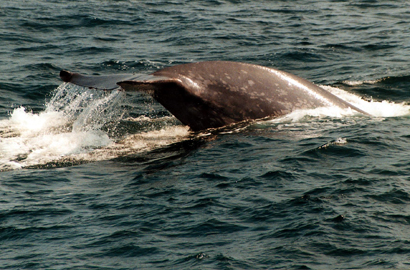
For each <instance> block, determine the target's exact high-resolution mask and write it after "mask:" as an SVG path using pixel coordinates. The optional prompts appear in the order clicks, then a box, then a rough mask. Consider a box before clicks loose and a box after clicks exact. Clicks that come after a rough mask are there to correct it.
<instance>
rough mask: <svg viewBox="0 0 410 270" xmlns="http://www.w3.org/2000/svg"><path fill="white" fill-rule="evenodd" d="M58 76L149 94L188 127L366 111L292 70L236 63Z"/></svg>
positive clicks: (81, 83)
mask: <svg viewBox="0 0 410 270" xmlns="http://www.w3.org/2000/svg"><path fill="white" fill-rule="evenodd" d="M60 77H61V79H62V80H63V81H64V82H66V83H72V84H75V85H78V86H82V87H88V88H92V89H100V90H114V89H119V90H122V91H138V92H143V93H146V94H149V95H151V96H152V97H153V98H154V99H155V100H157V101H158V102H159V103H160V104H162V106H164V107H165V108H166V109H167V110H168V111H169V112H170V113H171V114H173V115H174V116H175V117H176V118H177V119H178V120H179V121H181V122H182V124H184V125H188V126H189V127H190V129H191V130H192V131H202V130H205V129H209V128H220V127H224V126H227V125H232V124H235V123H239V122H243V121H253V120H257V119H264V118H277V117H280V116H283V115H286V114H289V113H291V112H293V111H295V110H300V109H314V108H318V107H331V106H336V107H339V108H342V109H351V110H352V111H354V112H356V113H361V114H364V115H369V114H368V113H367V112H365V111H363V110H361V109H359V108H357V107H356V106H354V105H352V104H350V103H349V102H347V101H345V100H343V99H341V98H339V97H337V96H335V95H334V94H332V93H330V92H329V91H326V90H325V89H323V88H321V87H319V86H318V85H316V84H314V83H312V82H310V81H308V80H305V79H303V78H300V77H298V76H296V75H293V74H291V73H288V72H285V71H281V70H278V69H274V68H269V67H265V66H260V65H255V64H249V63H241V62H230V61H205V62H195V63H187V64H180V65H174V66H169V67H165V68H163V69H160V70H158V71H155V72H154V73H150V74H132V73H130V74H113V75H82V74H79V73H74V72H69V71H66V70H62V71H61V72H60Z"/></svg>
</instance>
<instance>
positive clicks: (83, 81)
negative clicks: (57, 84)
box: [60, 70, 167, 90]
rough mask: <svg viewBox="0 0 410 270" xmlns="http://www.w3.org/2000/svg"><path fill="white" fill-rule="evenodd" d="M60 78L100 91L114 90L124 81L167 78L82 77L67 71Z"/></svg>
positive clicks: (132, 76)
mask: <svg viewBox="0 0 410 270" xmlns="http://www.w3.org/2000/svg"><path fill="white" fill-rule="evenodd" d="M60 78H61V79H62V80H63V81H64V82H68V83H72V84H75V85H78V86H83V87H88V88H93V89H98V90H113V89H117V88H119V87H120V86H119V85H118V82H122V81H146V82H149V81H157V80H161V79H164V78H165V77H159V76H154V75H146V74H114V75H82V74H79V73H74V72H70V71H66V70H62V71H61V72H60ZM165 79H167V78H165Z"/></svg>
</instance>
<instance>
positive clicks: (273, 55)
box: [0, 0, 410, 269]
mask: <svg viewBox="0 0 410 270" xmlns="http://www.w3.org/2000/svg"><path fill="white" fill-rule="evenodd" d="M409 21H410V3H408V1H376V0H374V1H373V0H372V1H370V0H368V1H309V0H298V1H274V2H273V1H272V2H268V1H252V2H248V1H145V2H143V1H127V0H124V1H66V2H61V1H34V0H29V1H21V0H17V1H0V71H1V78H0V97H1V98H0V170H1V172H0V194H1V197H0V246H1V252H0V268H1V269H408V268H410V248H409V245H410V207H409V206H408V204H409V203H410V162H409V149H410V105H409V104H408V101H409V100H410V92H409V90H410V80H409V79H410V64H409V59H410V30H409V29H410V28H409ZM203 60H231V61H240V62H249V63H255V64H260V65H265V66H269V67H274V68H278V69H281V70H285V71H288V72H291V73H294V74H296V75H299V76H301V77H304V78H306V79H309V80H311V81H313V82H315V83H317V84H319V85H321V86H323V87H324V88H325V89H327V90H329V91H331V92H333V93H335V94H337V95H338V96H340V97H342V98H343V99H346V100H348V101H349V102H351V103H353V104H355V105H356V106H358V107H360V108H362V109H364V110H365V111H368V112H369V113H371V114H372V115H374V116H373V117H368V116H363V115H358V114H353V113H352V112H351V111H348V110H340V109H337V108H318V109H315V110H307V111H297V112H294V113H292V114H291V115H288V116H284V117H281V118H279V119H274V120H268V121H259V122H255V123H252V124H249V125H239V126H236V127H234V128H229V129H222V130H219V131H207V132H202V133H191V132H190V131H189V129H188V128H187V127H185V126H183V125H181V124H180V123H179V122H178V121H177V120H176V119H175V118H174V117H172V116H171V115H169V114H168V113H167V111H166V110H165V109H163V108H162V107H161V106H160V105H159V104H157V103H156V102H155V101H153V100H152V99H150V98H149V97H146V96H143V95H140V94H138V93H135V94H125V93H123V92H117V91H113V92H111V93H104V92H98V91H94V90H89V89H84V88H79V87H75V86H72V85H69V84H62V83H61V81H60V80H59V78H58V73H59V71H60V69H67V70H72V71H76V72H82V73H87V74H110V73H122V72H128V73H129V72H140V73H149V72H152V71H155V70H157V69H159V68H162V67H166V66H169V65H173V64H180V63H188V62H195V61H203Z"/></svg>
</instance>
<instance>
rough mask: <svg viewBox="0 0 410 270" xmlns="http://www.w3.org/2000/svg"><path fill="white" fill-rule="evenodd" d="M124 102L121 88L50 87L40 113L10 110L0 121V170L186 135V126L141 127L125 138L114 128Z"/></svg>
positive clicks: (82, 158) (104, 155) (70, 160)
mask: <svg viewBox="0 0 410 270" xmlns="http://www.w3.org/2000/svg"><path fill="white" fill-rule="evenodd" d="M124 100H125V93H124V92H121V91H112V92H104V91H98V90H93V89H85V88H83V87H78V86H75V85H72V84H66V83H64V84H62V85H60V86H59V87H58V88H57V89H56V90H55V91H54V93H53V96H52V98H51V100H50V101H49V102H48V103H47V104H46V109H45V110H44V111H43V112H40V113H38V114H35V113H33V112H30V111H27V110H26V109H25V108H24V107H20V108H16V109H14V111H13V112H12V113H11V114H10V117H9V119H6V120H2V121H0V171H4V170H11V169H19V168H24V167H36V166H37V167H47V166H46V164H48V163H52V164H54V165H55V166H60V165H61V164H63V165H64V164H78V163H81V162H88V161H95V160H103V159H109V158H114V157H117V156H118V155H124V154H129V153H130V152H131V151H138V150H141V149H146V148H149V147H156V146H161V145H163V144H165V143H170V142H173V141H175V139H176V138H178V139H179V138H180V136H179V134H180V133H181V132H182V136H183V135H186V134H188V130H187V128H185V127H181V128H180V129H179V130H178V128H176V129H177V130H168V132H166V131H163V132H162V133H161V132H160V133H159V135H158V132H156V131H151V132H145V133H144V132H143V131H141V132H142V135H140V136H139V137H135V136H128V139H127V138H124V136H126V137H127V135H130V134H124V133H121V132H115V131H116V129H117V127H118V125H119V124H120V120H122V119H123V118H124V115H125V109H124V106H123V104H124ZM127 121H128V122H130V121H135V122H138V121H151V119H150V118H146V117H145V118H138V119H127ZM164 128H165V129H164V130H167V129H166V127H164ZM165 133H167V134H165ZM144 134H145V135H144ZM161 134H162V136H161ZM170 136H171V137H172V139H170ZM153 138H156V139H153ZM124 148H126V149H124Z"/></svg>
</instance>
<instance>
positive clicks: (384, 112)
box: [322, 86, 410, 117]
mask: <svg viewBox="0 0 410 270" xmlns="http://www.w3.org/2000/svg"><path fill="white" fill-rule="evenodd" d="M322 87H323V88H324V89H326V90H327V91H329V92H331V93H333V94H335V95H337V96H338V97H340V98H341V99H343V100H346V101H347V102H349V103H351V104H353V105H355V106H356V107H358V108H360V109H362V110H364V111H366V112H368V113H369V114H371V115H373V116H376V117H396V116H404V115H409V114H410V105H407V104H405V103H404V102H402V103H394V102H389V101H386V100H383V101H373V100H372V101H367V100H364V99H362V98H361V97H360V96H357V95H355V94H352V93H349V92H346V91H344V90H342V89H339V88H336V87H331V86H322ZM349 114H350V112H349Z"/></svg>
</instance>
